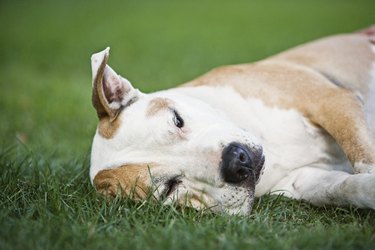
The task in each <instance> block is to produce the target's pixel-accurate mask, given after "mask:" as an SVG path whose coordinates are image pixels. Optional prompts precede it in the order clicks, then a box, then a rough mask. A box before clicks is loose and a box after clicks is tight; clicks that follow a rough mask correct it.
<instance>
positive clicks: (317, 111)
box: [90, 27, 375, 215]
mask: <svg viewBox="0 0 375 250" xmlns="http://www.w3.org/2000/svg"><path fill="white" fill-rule="evenodd" d="M374 41H375V27H370V28H368V29H365V30H362V31H361V32H356V33H352V34H342V35H335V36H331V37H326V38H323V39H320V40H317V41H313V42H310V43H307V44H304V45H302V46H298V47H296V48H293V49H290V50H287V51H286V52H283V53H280V54H277V55H275V56H272V57H269V58H266V59H265V60H261V61H258V62H255V63H251V64H240V65H232V66H224V67H219V68H216V69H214V70H212V71H210V72H208V73H206V74H204V75H203V76H201V77H198V78H196V79H194V80H192V81H190V82H187V83H185V84H183V85H181V86H178V87H176V88H172V89H168V90H163V91H158V92H155V93H149V94H145V93H142V92H140V91H139V90H138V89H136V88H134V87H133V86H132V84H131V83H130V82H129V81H128V80H127V79H125V78H123V77H121V76H120V75H118V74H117V73H116V72H115V71H114V70H113V69H112V68H111V67H110V66H108V64H107V63H108V57H109V48H107V49H105V50H103V51H101V52H99V53H96V54H93V55H92V57H91V64H92V74H93V85H92V103H93V106H94V107H95V109H96V112H97V116H98V118H99V124H98V127H97V130H96V134H95V136H94V139H93V143H92V154H91V167H90V178H91V181H92V184H93V186H94V187H95V189H96V190H97V192H98V193H101V194H105V195H106V196H118V195H121V196H127V197H131V198H132V199H135V200H147V199H150V197H151V199H153V200H158V201H160V202H162V203H165V204H172V203H173V204H180V205H184V206H191V207H193V208H196V209H208V210H211V211H213V212H219V213H229V214H239V215H248V214H249V213H250V212H251V209H252V204H253V200H254V197H255V196H261V195H264V194H268V193H272V194H282V195H285V196H287V197H290V198H293V199H302V200H305V201H307V202H310V203H312V204H314V205H318V206H321V205H336V206H348V205H353V206H356V207H360V208H371V209H375V143H374V141H375V137H374V131H375V45H374Z"/></svg>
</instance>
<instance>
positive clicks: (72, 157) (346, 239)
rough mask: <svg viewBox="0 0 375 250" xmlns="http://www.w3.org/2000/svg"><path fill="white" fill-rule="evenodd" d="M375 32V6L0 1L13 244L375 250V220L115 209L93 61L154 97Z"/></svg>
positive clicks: (284, 202) (3, 244) (9, 239)
mask: <svg viewBox="0 0 375 250" xmlns="http://www.w3.org/2000/svg"><path fill="white" fill-rule="evenodd" d="M371 23H375V2H373V1H370V0H369V1H349V0H343V1H338V0H336V1H323V0H316V1H309V2H308V1H297V0H287V1H277V0H268V1H260V0H257V1H245V0H244V1H184V2H182V1H181V2H179V1H151V0H150V1H117V2H116V1H99V0H94V1H1V2H0V28H1V35H0V55H1V60H0V73H1V74H0V75H1V77H0V188H1V192H0V249H80V248H88V249H110V248H111V249H124V248H125V249H126V248H128V249H241V248H243V249H259V248H266V249H335V248H339V249H374V248H375V211H370V210H360V209H355V208H346V209H342V208H340V209H339V208H334V207H326V208H316V207H313V206H310V205H309V204H306V203H304V202H299V201H291V200H288V199H285V198H283V197H278V196H266V197H263V198H262V199H258V200H257V201H256V203H255V206H254V210H253V214H252V215H251V216H250V217H237V216H227V215H214V214H211V213H208V212H199V211H194V210H192V209H186V208H175V207H169V206H162V205H160V204H158V203H155V202H154V203H152V202H148V203H134V202H132V201H130V200H126V199H123V200H114V201H113V202H111V203H108V202H106V201H105V200H103V199H102V198H100V197H98V196H97V195H96V194H95V192H94V191H93V188H92V187H91V184H90V182H89V178H88V168H89V151H90V143H91V139H92V136H93V134H94V131H95V126H96V122H97V120H96V115H95V111H94V109H93V108H92V107H91V100H90V98H91V89H90V88H91V75H90V60H89V58H90V55H91V54H92V53H93V52H96V51H98V50H101V49H103V48H105V47H106V46H111V48H112V54H111V58H110V64H111V65H112V66H113V67H114V68H115V69H116V70H117V71H118V72H119V73H121V74H123V75H125V76H126V77H127V78H129V79H130V80H131V81H132V82H133V83H134V84H135V85H136V86H137V87H138V88H140V89H142V90H143V91H146V92H150V91H154V90H158V89H163V88H168V87H172V86H175V85H177V84H179V83H182V82H184V81H187V80H190V79H191V78H193V77H195V76H197V75H199V74H202V73H204V72H205V71H207V70H209V69H211V68H213V67H215V66H219V65H223V64H233V63H242V62H249V61H254V60H258V59H261V58H263V57H265V56H268V55H271V54H274V53H276V52H278V51H281V50H283V49H286V48H288V47H291V46H293V45H297V44H300V43H303V42H305V41H309V40H311V39H315V38H318V37H321V36H325V35H329V34H334V33H339V32H350V31H352V30H356V29H359V28H362V27H365V26H367V25H369V24H371Z"/></svg>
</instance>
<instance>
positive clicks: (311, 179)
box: [272, 167, 375, 209]
mask: <svg viewBox="0 0 375 250" xmlns="http://www.w3.org/2000/svg"><path fill="white" fill-rule="evenodd" d="M374 190H375V175H374V174H349V173H346V172H342V171H329V170H324V169H320V168H314V167H304V168H300V169H297V170H295V171H293V172H291V173H290V174H289V175H288V176H287V177H286V178H284V179H283V180H281V181H280V183H279V184H278V185H276V186H275V187H274V188H273V190H272V191H273V193H274V194H283V195H285V196H288V197H290V198H293V199H302V200H306V201H308V202H311V203H312V204H314V205H317V206H322V205H337V206H348V205H355V206H357V207H360V208H372V209H375V192H374Z"/></svg>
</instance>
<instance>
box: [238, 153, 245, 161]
mask: <svg viewBox="0 0 375 250" xmlns="http://www.w3.org/2000/svg"><path fill="white" fill-rule="evenodd" d="M246 158H247V157H246V154H245V153H244V152H241V153H240V155H239V156H238V159H239V160H240V162H241V163H246Z"/></svg>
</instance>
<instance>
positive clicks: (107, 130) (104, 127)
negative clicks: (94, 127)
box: [98, 116, 121, 139]
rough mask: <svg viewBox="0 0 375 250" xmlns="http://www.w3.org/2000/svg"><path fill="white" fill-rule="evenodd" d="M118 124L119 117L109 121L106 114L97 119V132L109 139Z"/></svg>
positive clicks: (114, 132) (119, 122)
mask: <svg viewBox="0 0 375 250" xmlns="http://www.w3.org/2000/svg"><path fill="white" fill-rule="evenodd" d="M120 124H121V121H120V118H118V117H117V118H116V119H115V120H113V121H111V119H110V118H109V117H108V116H105V117H104V118H102V119H100V121H99V125H98V132H99V134H100V135H101V136H103V137H104V138H106V139H111V138H113V136H114V135H115V134H116V131H117V130H118V128H119V127H120Z"/></svg>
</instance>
